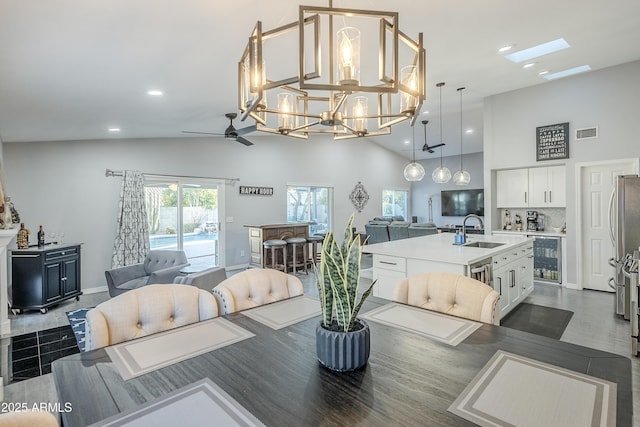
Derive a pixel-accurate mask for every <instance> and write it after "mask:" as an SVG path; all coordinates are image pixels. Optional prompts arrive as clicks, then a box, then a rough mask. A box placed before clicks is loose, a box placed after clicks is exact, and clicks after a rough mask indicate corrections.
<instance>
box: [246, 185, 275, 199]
mask: <svg viewBox="0 0 640 427" xmlns="http://www.w3.org/2000/svg"><path fill="white" fill-rule="evenodd" d="M240 194H244V195H248V196H273V187H252V186H249V185H241V186H240Z"/></svg>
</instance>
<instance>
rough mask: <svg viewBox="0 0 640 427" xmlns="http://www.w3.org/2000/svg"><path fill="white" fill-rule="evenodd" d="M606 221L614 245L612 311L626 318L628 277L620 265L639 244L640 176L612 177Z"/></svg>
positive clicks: (611, 260)
mask: <svg viewBox="0 0 640 427" xmlns="http://www.w3.org/2000/svg"><path fill="white" fill-rule="evenodd" d="M609 224H610V227H611V242H612V243H613V246H614V249H615V251H614V254H615V255H614V258H612V259H610V260H609V263H610V264H611V265H612V266H613V267H614V268H615V269H616V271H615V276H614V277H613V278H612V279H610V281H609V283H610V286H611V287H615V289H616V314H620V315H623V316H624V318H625V319H627V320H629V318H630V317H629V313H630V305H631V303H630V294H631V291H630V281H629V278H627V277H625V275H624V272H623V266H624V264H625V262H628V258H631V257H632V256H633V252H634V251H637V250H638V247H639V246H640V176H638V175H620V176H617V177H616V181H615V187H614V190H613V193H612V194H611V200H610V203H609ZM628 256H629V257H628Z"/></svg>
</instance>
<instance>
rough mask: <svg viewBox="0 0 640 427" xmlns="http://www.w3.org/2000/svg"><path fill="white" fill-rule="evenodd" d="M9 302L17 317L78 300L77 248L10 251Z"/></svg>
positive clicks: (72, 246) (50, 247)
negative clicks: (29, 311)
mask: <svg viewBox="0 0 640 427" xmlns="http://www.w3.org/2000/svg"><path fill="white" fill-rule="evenodd" d="M11 273H12V276H11V277H12V283H11V287H10V288H9V289H10V290H11V295H9V301H10V304H11V309H12V310H14V311H16V312H17V313H21V312H22V311H23V310H40V312H41V313H43V314H44V313H46V312H47V310H48V308H49V307H50V306H52V305H56V304H58V303H60V302H62V301H65V300H68V299H70V298H75V299H76V300H79V299H80V295H82V291H81V290H80V245H50V246H48V247H47V246H45V247H44V248H31V249H18V250H14V251H11Z"/></svg>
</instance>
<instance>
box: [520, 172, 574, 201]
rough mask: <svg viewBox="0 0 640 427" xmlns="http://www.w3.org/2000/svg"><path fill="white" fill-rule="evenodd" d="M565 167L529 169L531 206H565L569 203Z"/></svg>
mask: <svg viewBox="0 0 640 427" xmlns="http://www.w3.org/2000/svg"><path fill="white" fill-rule="evenodd" d="M565 188H566V185H565V167H564V166H549V167H545V168H531V169H529V204H528V206H529V207H532V208H543V207H550V208H563V207H565V206H566V204H567V193H566V190H565Z"/></svg>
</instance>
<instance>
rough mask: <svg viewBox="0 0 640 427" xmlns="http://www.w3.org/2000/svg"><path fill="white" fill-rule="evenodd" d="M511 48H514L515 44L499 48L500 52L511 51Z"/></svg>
mask: <svg viewBox="0 0 640 427" xmlns="http://www.w3.org/2000/svg"><path fill="white" fill-rule="evenodd" d="M511 49H513V45H512V44H510V45H507V46H502V47H501V48H500V49H498V52H500V53H505V52H508V51H510V50H511Z"/></svg>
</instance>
